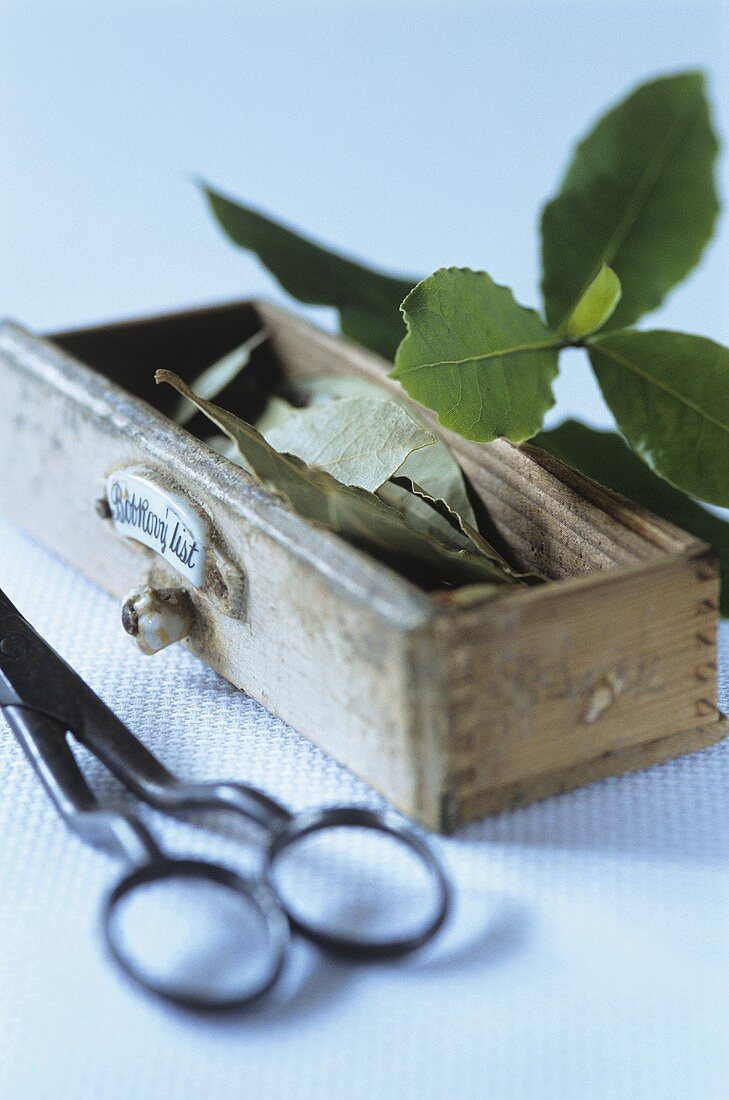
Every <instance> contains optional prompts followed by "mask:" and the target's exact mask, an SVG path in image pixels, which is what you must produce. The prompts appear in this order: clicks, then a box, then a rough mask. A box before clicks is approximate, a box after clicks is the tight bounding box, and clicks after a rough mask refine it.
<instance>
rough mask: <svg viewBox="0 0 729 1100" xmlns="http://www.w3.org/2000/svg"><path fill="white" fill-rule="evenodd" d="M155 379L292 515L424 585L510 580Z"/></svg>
mask: <svg viewBox="0 0 729 1100" xmlns="http://www.w3.org/2000/svg"><path fill="white" fill-rule="evenodd" d="M155 381H157V382H158V383H161V382H166V383H168V384H169V385H171V386H173V387H174V389H176V390H177V392H178V393H180V394H182V396H183V397H186V398H187V399H188V400H189V401H192V403H193V404H194V405H196V406H197V408H198V409H199V410H200V411H201V412H203V413H204V414H205V415H206V416H207V417H208V418H209V419H210V420H211V421H212V423H213V424H215V425H216V427H217V428H219V429H220V431H222V432H224V433H225V435H227V436H228V437H229V438H230V439H231V440H232V441H233V442H234V443H235V445H236V447H237V448H238V450H239V451H240V452H241V454H242V455H243V457H244V460H245V464H246V465H247V467H248V468H250V469H251V470H252V471H253V473H254V475H255V476H256V477H257V478H258V480H260V481H261V482H262V483H263V484H266V485H268V486H271V487H272V488H273V489H275V490H276V491H278V492H279V493H281V494H282V496H283V498H284V499H285V500H286V501H288V503H289V504H290V505H291V507H292V508H293V509H294V510H295V511H296V512H298V513H299V515H301V516H304V517H305V518H307V519H309V520H311V521H313V522H315V523H319V524H321V525H322V526H323V527H326V528H327V529H329V530H330V531H334V532H336V533H337V534H339V535H341V536H342V537H343V538H345V539H346V540H347V541H349V542H351V543H352V544H353V545H354V546H358V547H360V548H361V549H363V550H366V551H367V552H369V553H370V554H372V555H373V556H374V557H377V558H379V559H380V560H381V561H384V562H386V563H387V564H389V565H392V566H393V567H394V568H397V569H399V570H400V571H401V572H403V573H404V574H405V575H406V576H408V577H410V578H411V579H413V580H417V581H419V582H420V583H423V584H426V585H428V586H433V585H439V584H454V585H456V584H473V583H488V584H493V586H494V594H495V595H496V594H497V592H498V591H499V589H502V590H503V586H504V585H508V584H511V583H514V579H513V578H511V577H509V576H508V574H507V573H506V572H505V571H504V570H503V569H502V568H501V567H500V566H499V565H498V564H497V563H495V562H493V561H491V560H490V559H488V558H486V557H484V555H483V554H479V553H470V552H469V551H467V550H453V549H451V548H449V547H447V546H445V545H443V543H441V542H439V541H438V540H437V539H435V538H432V537H428V536H426V535H424V534H422V533H419V532H415V531H413V530H412V529H411V528H410V527H409V526H408V524H407V523H406V522H405V519H404V518H403V516H402V515H401V513H400V512H399V511H397V509H395V508H392V507H390V506H389V505H388V504H386V503H385V502H384V501H382V500H380V499H379V498H378V497H377V496H375V495H374V493H370V492H367V491H366V490H364V489H360V488H357V487H353V486H349V485H342V483H341V482H339V481H337V480H336V478H334V477H332V475H331V474H329V473H327V472H326V471H325V470H317V469H312V468H311V467H309V466H307V465H306V463H305V462H303V461H302V460H301V459H299V458H296V457H295V456H293V455H286V454H280V453H279V452H278V451H276V450H275V449H274V448H273V447H272V446H271V445H270V444H269V443H268V442H267V441H266V440H265V439H264V437H263V436H262V435H261V434H260V432H258V431H256V429H255V428H254V427H252V426H251V425H250V424H247V423H246V422H245V421H244V420H240V419H239V418H238V417H237V416H234V415H233V414H232V413H229V412H226V411H225V410H224V409H221V408H219V407H218V406H217V405H214V404H212V403H211V402H209V401H205V400H203V399H202V398H199V397H196V395H195V394H194V393H193V392H192V390H191V389H190V387H189V386H187V385H186V383H185V382H183V381H182V379H181V378H178V377H177V375H175V374H173V373H172V371H168V370H158V371H157V372H156V374H155Z"/></svg>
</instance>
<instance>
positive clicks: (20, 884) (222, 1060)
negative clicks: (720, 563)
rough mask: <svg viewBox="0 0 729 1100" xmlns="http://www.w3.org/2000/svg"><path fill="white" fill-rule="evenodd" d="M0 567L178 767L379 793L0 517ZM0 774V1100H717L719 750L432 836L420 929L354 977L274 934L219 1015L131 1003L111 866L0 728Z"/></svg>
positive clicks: (192, 837)
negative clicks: (428, 935) (282, 955)
mask: <svg viewBox="0 0 729 1100" xmlns="http://www.w3.org/2000/svg"><path fill="white" fill-rule="evenodd" d="M0 584H1V585H2V587H3V588H4V589H5V591H6V592H7V593H8V595H9V596H10V598H11V599H12V600H13V601H14V602H15V603H16V604H17V605H18V607H19V608H20V609H21V610H22V611H23V613H24V614H25V615H27V617H28V618H29V619H30V620H31V622H32V623H33V624H34V625H35V626H36V627H37V628H38V629H39V630H40V631H41V633H42V634H43V635H44V636H45V637H46V638H47V639H48V640H49V641H50V643H51V644H52V645H53V646H54V647H55V648H56V649H58V650H59V651H60V652H61V653H62V654H63V656H64V657H65V658H66V659H67V660H68V661H69V662H70V663H71V664H72V665H73V666H74V667H75V668H77V669H78V670H79V672H80V673H81V674H82V675H83V676H84V677H85V678H86V679H87V680H88V681H89V683H90V684H91V685H92V687H93V688H94V689H95V690H96V691H97V692H98V693H99V694H100V695H101V696H102V697H103V698H104V700H105V701H106V702H107V703H108V704H109V705H110V706H111V707H112V709H114V710H115V711H116V712H117V713H118V714H119V715H120V717H122V719H123V720H124V721H126V722H127V723H128V724H129V725H130V727H131V728H132V729H133V730H134V731H135V732H136V733H137V734H138V735H139V736H140V737H141V738H142V739H143V740H144V741H145V742H146V743H147V744H148V745H149V746H150V747H151V748H152V749H153V750H154V751H155V752H156V753H158V754H159V756H160V757H161V758H162V759H163V760H164V761H165V763H166V764H168V765H169V767H170V768H172V769H173V770H175V771H177V772H179V773H180V774H181V775H184V776H189V777H199V778H205V777H215V776H228V777H237V778H241V779H245V780H247V781H249V782H253V783H255V784H257V785H260V786H261V787H263V788H264V789H265V790H267V791H269V792H271V793H272V794H274V795H275V796H277V797H279V798H281V799H282V800H283V801H285V802H286V803H288V804H289V805H291V806H292V807H295V808H303V807H304V806H306V805H309V804H314V803H318V802H337V801H349V800H356V801H359V802H362V803H364V804H372V805H378V804H380V803H381V800H380V799H379V797H378V796H377V795H376V794H374V793H373V792H372V791H371V790H370V789H369V788H368V787H367V786H366V785H365V784H363V783H362V782H360V781H359V780H357V779H356V778H355V777H353V776H352V775H351V774H350V773H349V772H348V771H347V770H346V769H345V768H343V767H341V766H339V765H338V764H337V763H336V762H335V761H333V760H332V759H331V758H330V757H328V756H327V755H325V754H324V753H323V752H321V751H320V750H319V749H317V748H316V746H314V745H313V744H312V743H311V742H310V741H308V740H306V739H304V738H302V737H300V736H298V735H297V734H296V733H295V732H293V731H292V730H291V729H289V728H288V727H287V726H286V725H284V724H283V723H282V722H281V721H279V720H277V719H276V718H274V717H272V716H271V715H270V714H268V713H267V712H266V711H265V710H264V709H263V708H262V707H260V706H259V705H257V704H256V703H255V702H253V701H252V700H251V699H249V698H247V697H246V696H245V695H244V694H242V693H240V692H237V691H235V690H234V689H233V688H232V687H231V686H230V685H229V684H227V683H226V682H225V681H223V680H222V679H221V678H220V677H218V676H216V675H215V674H214V673H213V672H212V671H211V670H210V669H208V668H207V667H206V666H205V665H204V664H202V663H201V662H200V661H198V660H197V659H196V658H195V657H193V656H192V655H190V654H189V653H188V652H186V651H185V650H184V649H183V648H182V647H180V646H177V647H172V648H171V649H169V650H167V651H165V652H164V653H163V654H160V655H159V656H157V657H156V658H154V659H151V660H150V659H149V658H145V657H143V656H141V655H140V654H139V653H137V652H136V650H135V649H134V647H133V646H132V645H131V644H130V643H129V640H128V639H127V638H126V636H125V635H124V634H123V632H122V630H121V627H120V625H119V614H118V605H117V602H116V601H115V600H113V599H112V598H110V597H109V596H108V595H106V594H105V593H103V592H101V591H100V590H99V589H98V588H96V587H95V586H94V585H92V584H90V583H89V582H88V581H87V580H85V579H84V578H83V577H82V576H81V574H79V573H77V572H75V571H74V570H73V569H72V568H70V567H69V566H67V565H65V564H63V563H61V562H60V561H59V560H57V559H56V558H54V557H53V556H52V555H50V554H48V553H47V552H46V551H44V550H43V549H41V548H40V547H39V546H38V545H36V544H34V543H33V542H31V541H30V540H29V539H27V538H26V537H25V536H24V535H23V534H21V533H20V532H19V531H18V530H17V529H16V528H14V527H11V526H10V525H9V524H7V523H6V522H4V521H2V520H0ZM727 640H729V636H727V635H726V634H724V635H723V641H724V643H726V641H727ZM721 668H722V693H721V700H720V701H721V702H723V705H724V708H725V709H726V706H727V703H729V677H728V676H727V666H726V661H723V662H722V665H721ZM88 774H89V775H90V776H91V777H92V779H94V781H95V786H96V789H97V791H99V793H101V794H103V795H106V796H108V797H109V798H111V799H112V800H113V801H115V803H116V804H118V805H123V804H125V801H126V800H125V796H124V795H123V794H121V793H120V791H119V788H118V786H117V784H116V783H115V782H114V781H113V780H110V779H109V778H108V777H106V775H105V773H103V772H102V771H101V770H100V769H99V768H98V766H97V765H95V764H94V763H93V762H89V763H88ZM0 783H1V786H0V792H1V793H0V1096H2V1097H3V1100H36V1098H51V1100H55V1098H59V1100H60V1098H63V1100H92V1098H93V1100H99V1098H102V1097H103V1098H104V1100H122V1098H124V1100H126V1098H129V1097H134V1098H135V1100H152V1098H155V1100H157V1098H160V1097H162V1098H167V1097H170V1098H171V1097H174V1098H175V1100H196V1098H198V1097H200V1098H202V1097H205V1098H211V1100H212V1098H215V1100H218V1098H227V1097H236V1098H238V1097H247V1096H251V1097H252V1096H261V1097H267V1098H274V1100H275V1098H278V1097H281V1098H284V1097H291V1098H294V1097H296V1098H297V1100H305V1098H307V1097H316V1098H317V1100H321V1098H332V1100H338V1098H339V1097H341V1098H344V1097H347V1098H350V1100H357V1098H359V1097H362V1098H364V1097H409V1096H418V1097H419V1098H420V1100H428V1098H431V1097H432V1098H436V1097H438V1098H443V1097H450V1096H453V1097H455V1096H458V1097H461V1098H463V1097H484V1096H488V1097H489V1098H491V1100H499V1098H502V1097H503V1098H507V1097H509V1098H515V1100H520V1098H526V1097H537V1098H543V1097H544V1098H552V1097H555V1098H557V1097H559V1098H561V1100H565V1098H572V1097H574V1098H580V1100H584V1098H585V1097H590V1098H591V1100H597V1098H601V1097H605V1098H612V1097H626V1098H631V1100H638V1098H641V1097H646V1098H648V1097H650V1100H660V1098H664V1097H665V1098H668V1097H670V1098H671V1100H676V1098H684V1097H685V1098H694V1097H695V1098H697V1100H698V1098H701V1100H711V1098H714V1097H716V1098H719V1097H724V1096H726V1094H727V1092H726V1089H727V1084H726V1082H727V1079H728V1076H727V1074H728V1072H729V1055H728V1049H729V1043H728V1039H729V998H728V995H727V987H728V984H729V983H727V977H728V976H729V966H728V965H727V964H728V963H729V952H728V950H727V927H728V922H727V917H728V916H729V874H728V872H727V857H728V855H729V815H727V794H728V793H729V743H724V744H722V745H718V746H716V747H714V748H710V749H708V750H706V751H704V752H701V753H697V754H694V755H692V756H689V757H686V758H684V759H682V760H678V761H674V762H670V763H668V764H664V765H661V766H660V767H655V768H652V769H650V770H647V771H644V772H640V773H638V774H634V775H629V776H624V777H622V778H616V779H609V780H605V781H603V782H600V783H597V784H593V785H592V786H589V787H586V788H583V789H581V790H578V791H575V792H572V793H569V794H566V795H563V796H561V797H558V798H552V799H549V800H547V801H544V802H541V803H539V804H536V805H532V806H529V807H526V808H524V809H521V810H519V811H516V812H511V813H504V814H501V815H498V816H495V817H491V818H489V819H486V820H484V821H483V822H480V823H478V824H475V825H473V826H471V827H469V828H467V829H464V830H462V831H461V832H460V833H459V834H458V835H457V836H456V837H454V838H452V839H448V840H439V841H437V842H436V844H437V848H438V850H439V852H440V853H441V854H442V855H443V857H444V859H445V861H446V863H447V866H448V869H449V872H450V874H451V876H452V878H453V881H454V884H455V887H456V891H457V906H456V911H455V914H454V917H453V919H452V921H451V923H450V925H449V926H448V928H447V930H446V932H445V933H444V934H443V935H442V937H441V938H440V939H439V941H438V942H437V944H435V945H433V946H432V947H430V948H428V949H426V950H425V951H424V952H423V953H421V954H420V955H417V956H414V957H411V958H409V959H408V960H405V961H401V962H399V963H397V964H396V965H393V964H387V965H385V964H378V965H375V966H370V967H367V968H365V967H355V966H352V965H347V964H345V963H342V962H334V961H331V960H325V959H323V957H322V956H321V955H317V953H316V952H314V951H313V950H311V949H309V948H307V947H304V946H303V945H302V944H301V943H298V944H297V945H296V950H295V952H294V956H293V958H292V962H291V966H290V967H289V968H288V970H287V973H286V975H285V978H284V980H283V982H282V983H281V986H280V987H279V989H278V990H277V992H276V993H275V994H274V995H272V996H271V997H270V999H269V1000H268V1001H267V1002H266V1003H265V1004H264V1005H263V1006H261V1007H260V1008H258V1009H257V1010H255V1011H252V1012H249V1013H248V1014H246V1015H245V1016H239V1017H235V1018H230V1019H223V1020H219V1019H206V1020H197V1019H194V1018H190V1017H188V1016H185V1015H182V1014H180V1013H178V1012H175V1011H172V1010H169V1009H166V1008H163V1007H160V1006H158V1005H156V1004H153V1003H151V1002H150V1001H148V1000H146V999H144V998H143V997H141V996H139V995H138V994H137V993H135V992H134V991H133V990H132V989H130V988H129V987H128V986H127V985H126V984H125V983H124V981H123V980H121V979H120V978H119V976H118V975H117V973H116V971H115V970H114V969H113V968H112V967H111V965H110V964H109V963H108V961H107V960H106V959H105V958H104V955H103V951H102V949H101V943H100V938H99V929H98V906H99V902H100V900H101V897H102V896H103V893H104V891H105V890H106V889H107V888H108V887H109V886H110V885H111V884H112V882H113V881H115V877H116V875H117V874H118V869H117V868H116V867H115V866H114V864H113V862H112V861H111V860H110V859H108V858H107V857H105V856H103V855H101V854H99V853H98V852H95V851H93V850H91V849H88V848H86V847H85V846H84V845H82V844H81V843H80V842H79V841H78V840H77V839H76V838H74V837H73V836H71V835H70V834H69V833H68V832H67V831H66V830H65V829H64V827H63V826H62V824H61V822H60V821H59V819H58V817H57V815H56V813H55V811H54V809H53V807H52V806H51V804H50V803H49V801H48V799H47V798H46V797H45V796H44V795H43V792H42V790H41V788H40V786H39V784H38V781H37V779H36V777H35V775H34V774H33V772H32V770H31V769H30V767H29V766H28V764H27V763H26V761H25V759H24V757H23V756H22V753H21V751H20V749H19V748H18V746H17V745H16V743H15V741H14V739H13V737H12V736H11V734H10V731H9V730H8V728H7V726H6V725H5V723H4V722H0ZM146 817H147V820H148V821H149V822H150V823H151V824H153V825H154V828H155V830H156V832H157V835H159V836H160V837H162V838H164V840H165V841H166V843H167V844H168V845H169V847H170V848H171V849H172V850H174V851H178V852H193V853H195V854H198V855H206V856H209V857H219V858H221V859H223V860H225V861H226V862H229V863H233V864H236V865H238V866H240V867H241V868H243V869H246V870H249V869H250V868H251V867H252V866H253V859H254V853H253V852H252V850H251V849H250V848H246V847H245V846H241V845H239V844H238V843H236V842H235V841H234V839H232V838H231V837H230V836H224V837H218V836H216V835H214V834H212V833H210V832H208V831H207V830H205V829H203V828H201V827H194V826H190V825H187V824H184V823H181V822H168V821H165V820H164V819H162V818H160V817H158V815H154V814H151V813H149V814H147V815H146Z"/></svg>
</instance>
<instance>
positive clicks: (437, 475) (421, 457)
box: [257, 374, 476, 527]
mask: <svg viewBox="0 0 729 1100" xmlns="http://www.w3.org/2000/svg"><path fill="white" fill-rule="evenodd" d="M297 394H298V395H299V396H300V397H301V398H302V399H304V400H305V401H306V402H307V404H312V405H314V404H322V403H324V402H326V401H332V400H337V399H339V398H344V397H358V396H365V397H366V396H371V397H380V398H382V397H383V396H384V397H385V398H386V399H387V400H390V401H393V402H396V401H397V398H395V397H393V396H392V394H390V393H386V392H385V391H384V390H383V387H382V386H378V385H377V383H376V382H371V381H370V380H369V379H367V378H361V377H359V376H357V375H349V374H322V375H315V376H313V377H311V378H307V379H305V380H303V381H302V382H300V383H299V384H298V385H297ZM408 413H409V415H412V413H411V411H410V410H409V409H408ZM257 427H258V428H259V430H261V431H264V434H265V429H263V428H261V427H260V422H258V423H257ZM431 438H432V437H431ZM302 457H304V456H302ZM398 473H399V474H400V475H401V476H403V477H409V478H411V479H412V481H414V482H417V484H418V485H421V486H422V487H423V489H425V490H426V491H427V492H428V493H429V494H430V496H432V497H434V498H435V499H436V500H438V499H440V500H446V501H448V504H449V505H450V507H451V508H452V509H453V510H454V511H456V512H458V514H459V515H460V516H462V517H463V519H464V520H465V521H466V523H470V524H471V525H472V526H473V527H475V526H476V516H475V514H474V511H473V507H472V506H471V502H470V500H469V499H468V492H467V491H466V483H465V480H464V477H463V471H462V470H461V467H460V466H459V465H458V463H457V462H456V460H455V458H454V457H453V455H452V454H451V452H450V450H449V449H448V447H446V445H445V443H443V442H442V440H440V439H434V440H433V442H432V443H430V444H429V445H428V446H427V447H420V448H418V450H416V451H413V452H412V454H411V455H409V456H408V458H406V459H405V462H404V463H403V464H402V466H400V468H399V470H398ZM390 497H392V500H390ZM397 499H399V494H397V493H395V494H390V495H389V496H388V500H390V502H391V503H395V500H397ZM425 515H426V516H427V511H426V513H425ZM420 525H421V524H419V525H418V526H420Z"/></svg>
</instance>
